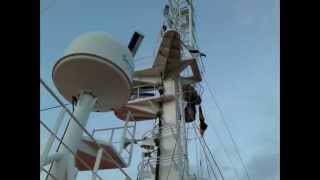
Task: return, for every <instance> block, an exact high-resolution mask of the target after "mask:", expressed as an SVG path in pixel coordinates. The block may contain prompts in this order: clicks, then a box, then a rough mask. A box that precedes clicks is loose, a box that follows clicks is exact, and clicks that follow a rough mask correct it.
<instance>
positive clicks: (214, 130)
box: [203, 108, 240, 180]
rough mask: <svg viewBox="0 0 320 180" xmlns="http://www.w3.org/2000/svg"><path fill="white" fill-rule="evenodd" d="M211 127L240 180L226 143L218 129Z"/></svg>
mask: <svg viewBox="0 0 320 180" xmlns="http://www.w3.org/2000/svg"><path fill="white" fill-rule="evenodd" d="M203 112H204V114H205V115H206V116H207V114H206V112H205V109H204V108H203ZM209 119H210V118H209ZM210 120H211V119H210ZM211 127H212V130H213V132H214V133H215V135H216V136H217V138H218V140H219V143H220V144H221V146H222V149H223V151H224V153H225V154H226V156H227V158H228V160H229V163H230V164H231V166H232V169H233V172H234V173H235V176H236V178H237V179H238V180H240V176H239V173H238V171H237V170H236V168H235V166H234V164H233V161H232V160H231V158H230V154H229V153H228V152H227V150H226V147H225V145H224V143H223V142H222V140H221V137H220V135H219V134H218V132H217V131H216V129H215V127H214V126H213V125H212V126H211Z"/></svg>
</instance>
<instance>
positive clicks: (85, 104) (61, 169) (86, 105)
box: [49, 92, 97, 180]
mask: <svg viewBox="0 0 320 180" xmlns="http://www.w3.org/2000/svg"><path fill="white" fill-rule="evenodd" d="M96 100H97V99H96V98H95V97H93V96H92V95H90V94H87V93H85V92H82V93H81V95H80V98H79V101H78V104H77V106H76V108H75V111H74V116H75V117H76V118H77V120H78V121H79V122H80V123H81V125H82V126H83V127H85V126H86V124H87V121H88V118H89V114H90V112H91V111H92V110H93V108H94V105H95V103H96ZM82 134H83V129H82V128H81V127H80V126H79V125H78V124H77V123H75V121H70V124H69V127H68V128H67V129H66V134H65V137H64V139H63V142H64V143H65V144H66V145H67V146H68V147H69V148H70V150H71V151H72V152H74V153H75V152H76V150H77V148H78V146H79V144H80V141H81V138H82ZM58 152H63V153H66V154H68V156H66V158H64V159H62V160H60V161H56V162H54V163H53V167H52V171H51V173H52V174H53V175H54V176H55V177H57V178H59V179H62V180H64V179H65V177H66V176H68V177H69V175H68V174H70V173H73V172H72V171H71V172H70V171H69V172H68V169H69V170H70V167H69V168H68V167H66V166H71V165H69V163H70V162H71V163H73V166H72V167H73V168H74V167H75V164H74V163H75V162H74V158H73V157H72V154H71V153H70V152H69V150H68V149H67V148H66V147H64V146H62V147H61V148H60V149H59V151H58ZM49 179H50V178H49ZM50 180H51V179H50Z"/></svg>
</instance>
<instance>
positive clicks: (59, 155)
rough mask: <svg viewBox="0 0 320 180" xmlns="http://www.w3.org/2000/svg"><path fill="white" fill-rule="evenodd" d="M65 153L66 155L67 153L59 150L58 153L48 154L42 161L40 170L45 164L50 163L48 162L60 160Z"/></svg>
mask: <svg viewBox="0 0 320 180" xmlns="http://www.w3.org/2000/svg"><path fill="white" fill-rule="evenodd" d="M65 155H66V154H65V153H61V152H60V153H59V152H57V153H54V154H52V155H50V156H48V157H47V158H46V159H44V160H43V161H41V164H40V170H41V169H42V168H43V167H44V166H46V165H48V164H50V163H52V162H54V161H59V160H60V159H62V158H63V157H64V156H65Z"/></svg>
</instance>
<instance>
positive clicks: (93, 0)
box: [40, 0, 280, 180]
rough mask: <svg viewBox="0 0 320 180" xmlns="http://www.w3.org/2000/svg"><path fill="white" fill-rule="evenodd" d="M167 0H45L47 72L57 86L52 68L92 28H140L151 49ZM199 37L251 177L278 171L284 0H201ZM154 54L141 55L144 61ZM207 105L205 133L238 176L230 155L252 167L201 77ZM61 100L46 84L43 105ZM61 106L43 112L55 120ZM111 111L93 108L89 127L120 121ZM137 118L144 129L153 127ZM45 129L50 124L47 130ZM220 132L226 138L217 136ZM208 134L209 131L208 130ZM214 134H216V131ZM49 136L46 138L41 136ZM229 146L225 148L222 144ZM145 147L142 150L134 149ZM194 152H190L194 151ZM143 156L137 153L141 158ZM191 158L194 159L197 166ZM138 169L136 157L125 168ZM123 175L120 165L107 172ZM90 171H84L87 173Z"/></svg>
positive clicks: (122, 33)
mask: <svg viewBox="0 0 320 180" xmlns="http://www.w3.org/2000/svg"><path fill="white" fill-rule="evenodd" d="M165 3H166V1H165V0H139V1H132V0H117V1H106V0H90V1H89V0H67V1H62V0H41V10H40V12H41V24H40V27H41V34H40V40H41V49H40V52H41V55H40V57H41V71H40V72H41V73H40V75H41V77H42V78H43V79H44V80H45V81H46V82H47V83H48V84H49V85H50V87H52V88H54V86H53V83H52V79H51V70H52V67H53V65H54V63H55V62H56V61H57V59H58V58H60V57H61V56H62V55H63V53H64V51H65V49H66V47H67V46H68V45H69V43H70V42H71V41H72V40H73V39H74V38H75V37H77V36H78V35H80V34H82V33H84V32H88V31H104V32H109V33H110V34H112V35H113V36H114V37H116V38H117V39H119V40H120V41H121V42H123V43H124V44H127V43H128V41H129V40H130V38H131V35H132V33H133V32H134V31H140V32H142V33H144V35H145V39H144V41H143V44H142V46H141V48H140V49H139V52H138V54H137V55H136V57H137V58H139V57H149V56H151V55H152V54H153V52H154V49H155V47H156V41H157V37H158V32H159V29H160V27H161V22H162V20H163V19H162V9H163V6H164V4H165ZM195 6H196V14H195V15H196V18H195V19H196V26H197V33H198V34H197V35H198V42H199V43H198V44H199V46H200V48H201V50H202V51H203V52H204V53H205V54H206V55H207V58H205V59H204V64H205V70H206V75H205V77H206V79H207V81H208V84H209V87H210V89H211V90H212V91H213V93H214V96H215V99H216V100H217V102H218V104H219V106H220V107H221V109H222V111H223V115H224V118H225V122H226V123H227V125H228V127H229V129H230V131H231V133H232V135H233V137H234V140H235V141H236V142H237V145H238V149H239V151H240V153H241V155H242V158H243V161H244V163H245V165H246V166H247V169H248V173H249V175H250V177H251V180H278V179H279V174H280V173H279V159H280V158H279V139H280V138H279V134H280V133H279V109H280V101H279V94H280V93H279V88H280V87H279V82H280V80H279V74H280V73H279V2H278V1H276V0H201V1H200V0H195ZM151 64H152V58H145V59H143V60H140V61H137V62H136V67H137V68H138V69H139V68H143V67H147V66H149V65H151ZM203 86H204V89H205V92H204V94H203V98H202V99H203V101H204V111H205V114H206V118H207V121H208V125H209V127H208V130H207V132H206V139H207V142H208V144H209V146H210V149H211V150H212V152H213V153H214V155H215V156H216V158H217V161H218V163H219V164H220V166H221V167H222V168H223V171H224V172H225V176H226V177H227V179H234V172H233V171H231V170H230V169H231V165H230V162H229V161H228V158H227V154H226V152H227V153H228V154H229V156H230V159H231V161H232V162H233V163H232V164H233V165H234V167H235V168H236V170H237V171H238V172H239V175H240V177H241V180H246V179H247V177H246V174H245V171H244V169H243V167H242V166H241V163H240V161H239V159H238V157H237V154H236V151H235V148H234V146H233V144H232V141H231V139H230V136H229V135H228V133H227V129H226V127H225V126H224V123H223V121H222V118H221V116H220V114H219V111H218V109H217V107H216V105H215V103H214V101H213V99H212V96H211V95H210V93H209V89H208V87H207V84H205V83H203ZM56 104H57V103H56V102H55V101H54V100H53V99H52V98H50V97H48V94H47V93H46V92H45V91H43V89H41V107H42V108H43V107H50V106H54V105H56ZM56 117H57V111H56V110H51V111H46V112H43V113H41V118H42V119H43V121H45V122H47V123H48V124H49V126H51V127H52V125H53V122H54V119H55V118H56ZM120 124H121V122H120V121H118V120H116V118H115V117H114V116H113V114H112V113H102V114H101V113H100V114H99V113H93V114H92V115H91V116H90V121H89V124H88V129H92V128H95V127H110V126H116V125H120ZM151 126H152V124H151V122H144V123H141V124H139V127H138V134H139V133H140V134H141V133H143V129H144V128H147V127H151ZM41 135H42V136H45V132H44V131H41ZM217 135H218V137H219V138H220V139H221V141H222V143H223V144H221V143H220V141H219V139H218V137H217ZM208 137H210V139H209V138H208ZM211 137H212V138H211ZM44 141H45V138H42V139H41V143H42V144H43V143H44ZM223 147H225V150H224V149H223ZM135 153H137V154H138V155H139V153H140V151H139V150H137V149H136V150H135ZM191 153H192V152H191ZM139 158H140V157H138V156H136V157H134V159H133V161H134V162H138V161H139ZM192 162H193V161H192V160H191V166H192ZM127 171H128V172H129V174H130V175H132V176H135V174H136V163H133V164H132V166H130V168H128V170H127ZM101 175H103V176H106V177H122V176H121V175H119V173H118V172H116V171H112V173H110V172H109V171H105V172H102V173H101ZM89 176H90V174H86V173H84V174H81V175H80V177H79V179H86V178H87V177H89Z"/></svg>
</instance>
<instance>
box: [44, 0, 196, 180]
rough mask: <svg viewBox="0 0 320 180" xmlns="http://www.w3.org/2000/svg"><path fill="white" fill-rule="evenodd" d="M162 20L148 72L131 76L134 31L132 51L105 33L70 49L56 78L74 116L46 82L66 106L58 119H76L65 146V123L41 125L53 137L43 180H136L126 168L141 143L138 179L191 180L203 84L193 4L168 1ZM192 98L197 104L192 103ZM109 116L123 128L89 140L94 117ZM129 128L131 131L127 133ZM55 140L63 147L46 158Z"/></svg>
mask: <svg viewBox="0 0 320 180" xmlns="http://www.w3.org/2000/svg"><path fill="white" fill-rule="evenodd" d="M164 18H165V20H164V23H163V24H162V30H161V33H160V34H161V37H162V40H161V43H160V46H159V48H158V51H157V54H156V57H155V60H154V63H153V66H152V67H150V68H146V69H142V70H137V71H134V63H133V57H134V55H135V54H136V51H137V49H138V48H139V46H140V43H141V41H142V39H143V35H142V34H140V33H137V32H136V33H134V34H133V36H132V39H131V41H130V43H129V45H128V47H125V46H123V44H121V43H119V42H118V41H116V40H114V39H113V38H112V37H111V36H110V35H108V34H104V33H87V34H84V35H82V36H79V37H78V38H77V39H76V40H75V41H74V42H73V43H72V44H71V45H70V47H69V49H68V51H67V52H66V54H65V56H63V57H62V58H61V59H60V60H59V61H57V63H56V64H55V66H54V69H53V73H52V74H53V81H54V83H55V86H56V87H57V89H58V91H59V93H60V94H61V95H62V96H63V97H64V98H65V99H66V100H68V101H69V102H72V103H73V100H74V98H75V99H76V104H75V111H74V112H73V113H71V112H70V110H68V109H67V108H66V107H65V106H64V105H63V104H62V101H61V100H59V98H58V97H57V96H56V95H54V93H53V92H52V90H50V88H48V87H47V85H45V83H44V82H42V81H41V84H43V85H44V86H45V87H46V89H47V90H48V91H49V92H50V94H51V95H52V96H53V97H55V99H56V100H57V101H58V102H59V104H60V105H61V106H62V107H63V111H62V113H61V114H64V112H67V113H68V114H69V115H70V117H71V118H70V124H69V125H68V126H67V128H66V129H65V135H63V137H62V138H61V139H59V138H58V137H57V132H58V129H59V126H60V125H61V121H62V118H63V117H61V118H59V120H57V124H56V127H55V130H53V131H50V129H49V128H48V127H47V126H46V125H44V124H43V122H42V121H41V123H42V125H43V126H44V127H45V128H46V129H47V130H48V131H49V132H50V133H51V135H50V138H49V141H48V143H47V145H46V148H45V150H44V152H43V153H42V155H41V161H40V169H42V168H43V167H44V166H46V165H48V164H51V167H52V168H51V167H50V169H49V171H48V176H47V178H46V179H48V180H53V179H61V180H74V179H76V177H77V174H78V172H80V171H92V180H95V179H96V178H97V177H98V178H99V179H101V178H100V177H99V176H98V174H97V171H98V170H101V169H119V170H120V171H121V172H122V173H123V175H124V176H126V180H127V179H131V178H130V177H129V176H128V174H127V173H126V172H125V171H124V170H123V168H127V167H128V166H129V165H130V162H131V157H132V149H133V144H138V142H139V143H140V147H141V148H143V150H144V152H143V154H142V155H143V157H142V161H141V163H140V164H139V173H138V178H137V179H138V180H150V179H152V180H193V179H194V177H193V176H191V175H190V173H189V161H188V146H187V144H188V143H187V133H186V131H187V130H186V123H190V122H193V121H194V120H195V113H196V112H195V111H196V110H195V105H199V104H200V103H201V98H200V97H199V95H198V94H197V92H196V90H195V89H194V88H193V86H195V85H196V84H197V83H199V82H200V81H201V80H202V77H201V71H200V68H199V67H200V66H199V65H198V64H199V58H200V57H201V53H200V52H199V50H198V47H197V45H196V36H195V23H194V6H193V0H168V4H166V5H165V8H164ZM97 39H99V41H97ZM200 62H201V61H200ZM74 69H76V71H75V70H74ZM184 72H186V73H184ZM181 74H184V75H183V76H182V75H181ZM78 77H81V78H78ZM106 82H109V84H108V83H106ZM110 84H117V86H116V88H114V87H113V86H112V85H111V86H110ZM192 90H193V91H192ZM150 91H153V92H150ZM156 91H158V92H159V95H156V94H157V93H156ZM191 91H192V92H191ZM192 93H193V98H195V99H193V100H192V101H193V102H190V96H191V94H192ZM150 94H151V95H150ZM186 94H187V95H186ZM194 94H196V95H194ZM186 96H188V97H187V98H189V100H188V99H186ZM77 98H78V99H77ZM199 99H200V100H199ZM186 110H187V111H186ZM190 110H191V111H192V112H191V114H190ZM108 111H113V112H114V114H115V115H116V116H117V117H118V119H120V120H123V121H125V124H124V127H120V128H119V127H116V128H107V129H104V130H106V131H108V132H111V135H110V138H109V140H108V141H106V140H105V139H102V140H100V139H96V138H95V137H94V133H95V132H96V131H102V130H103V129H100V130H99V129H94V131H93V132H92V134H90V133H89V132H88V131H87V130H86V129H85V127H86V124H87V122H88V119H89V115H90V113H91V112H108ZM186 112H187V113H186ZM188 113H189V114H188ZM61 116H62V115H61ZM152 119H155V122H156V123H157V125H156V126H155V127H154V128H153V129H152V130H150V131H148V132H147V133H145V134H144V135H143V137H142V138H141V139H135V129H136V122H139V121H144V120H152ZM131 122H133V123H134V125H132V126H129V123H131ZM129 128H133V131H132V132H130V130H129ZM117 129H120V130H121V133H122V137H121V142H120V147H119V149H117V148H115V145H114V144H113V134H114V131H116V130H117ZM104 130H103V131H104ZM150 132H151V133H150ZM54 138H56V139H58V141H60V143H61V144H62V145H61V148H58V149H57V152H55V153H53V155H49V151H50V149H51V147H52V144H53V139H54ZM59 147H60V146H59ZM127 148H129V149H127ZM124 152H127V153H128V154H126V155H128V159H127V160H125V159H123V153H124ZM49 174H50V176H49Z"/></svg>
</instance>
